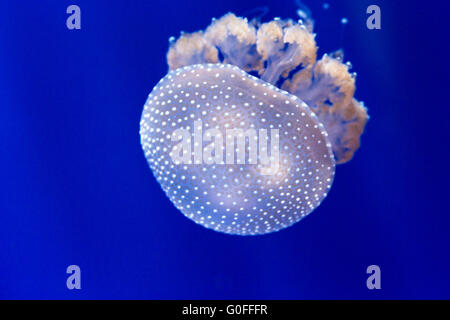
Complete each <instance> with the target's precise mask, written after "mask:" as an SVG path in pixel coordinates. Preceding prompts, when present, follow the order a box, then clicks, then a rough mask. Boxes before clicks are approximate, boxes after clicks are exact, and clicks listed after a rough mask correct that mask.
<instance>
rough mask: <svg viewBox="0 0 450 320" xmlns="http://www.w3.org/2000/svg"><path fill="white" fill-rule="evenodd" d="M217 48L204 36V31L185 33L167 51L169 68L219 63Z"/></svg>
mask: <svg viewBox="0 0 450 320" xmlns="http://www.w3.org/2000/svg"><path fill="white" fill-rule="evenodd" d="M218 62H219V58H218V52H217V49H216V48H215V47H214V46H212V45H211V44H210V43H209V42H208V41H207V40H206V39H205V38H204V36H203V32H201V31H198V32H194V33H183V34H182V35H181V36H180V38H178V40H177V41H176V42H173V43H172V44H171V46H170V48H169V51H168V52H167V63H168V65H169V70H174V69H178V68H181V67H185V66H189V65H193V64H199V63H218Z"/></svg>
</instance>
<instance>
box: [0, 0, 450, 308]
mask: <svg viewBox="0 0 450 320" xmlns="http://www.w3.org/2000/svg"><path fill="white" fill-rule="evenodd" d="M322 3H323V2H320V1H308V2H307V4H308V5H309V6H310V8H311V10H312V12H313V16H314V18H315V20H316V28H315V32H317V34H318V35H317V41H318V45H319V47H320V48H319V50H320V54H323V53H325V52H327V51H328V52H329V51H333V50H336V49H338V48H340V47H343V48H344V49H345V53H346V60H350V61H351V62H352V63H353V66H354V69H353V70H354V71H356V72H357V73H358V78H357V93H356V97H357V98H358V99H360V100H363V101H364V102H365V103H366V105H367V106H368V108H369V112H370V116H371V119H370V122H369V123H368V125H367V128H366V132H365V133H364V135H363V137H362V147H361V149H360V150H359V151H358V152H357V153H356V156H355V158H354V159H353V160H352V161H351V162H350V163H348V164H345V165H342V166H339V167H338V168H337V172H336V179H335V181H334V185H333V187H332V189H331V192H330V193H329V195H328V197H327V198H326V199H325V201H324V202H323V204H322V205H321V206H320V207H319V208H318V209H317V210H316V211H315V212H314V213H313V214H311V215H310V216H308V217H307V218H306V219H304V220H303V221H302V222H300V223H298V224H296V225H294V226H293V227H291V228H288V229H286V230H284V231H281V232H278V233H274V234H270V235H265V236H257V237H237V236H228V235H224V234H220V233H217V232H214V231H210V230H207V229H204V228H202V227H200V226H198V225H196V224H194V223H193V222H191V221H190V220H189V219H187V218H185V217H184V216H183V215H182V214H181V213H180V212H178V211H177V210H176V209H175V208H174V206H173V205H172V204H171V203H170V202H169V200H168V199H167V198H166V197H165V195H164V194H163V192H162V190H161V189H160V187H159V185H158V184H157V182H156V180H155V179H154V178H153V176H152V174H151V171H150V170H149V168H148V166H147V163H146V160H145V158H144V156H143V152H142V150H141V146H140V141H139V119H140V115H141V111H142V107H143V104H144V102H145V100H146V97H147V95H148V94H149V92H150V91H151V89H152V88H153V86H154V85H155V84H156V82H157V81H158V80H159V79H160V78H162V77H163V76H164V75H165V74H166V72H167V65H166V62H165V54H166V51H167V47H168V38H169V36H178V35H179V32H180V31H181V30H183V31H195V30H198V29H204V28H205V27H206V26H207V25H208V24H209V23H210V21H211V18H212V17H219V16H221V15H222V14H224V13H226V12H228V11H233V12H235V13H237V14H246V13H248V12H249V11H250V10H251V9H253V8H256V7H260V6H268V8H269V13H268V15H267V16H266V18H272V17H274V16H280V17H283V18H288V17H290V18H295V10H296V5H295V3H294V1H285V2H282V1H242V0H227V1H198V0H189V1H175V0H173V1H160V0H159V1H143V0H141V1H125V0H124V1H87V0H71V1H62V0H58V1H56V0H55V1H49V0H45V1H2V2H1V7H0V41H1V42H0V152H1V154H0V298H40V299H41V298H64V299H65V298H68V299H78V298H89V299H90V298H152V299H163V298H169V299H172V298H186V299H195V298H205V299H207V298H209V299H218V298H255V299H260V298H267V299H284V298H286V299H304V298H344V299H345V298H369V299H379V298H388V299H391V298H447V299H448V298H450V257H449V247H450V246H449V244H450V240H449V238H450V237H449V231H448V230H449V226H450V210H449V206H448V198H449V194H448V191H449V178H450V176H449V171H450V170H449V160H450V159H449V158H450V157H449V138H450V134H449V119H450V117H449V116H450V112H449V108H450V106H449V98H448V93H449V80H448V76H449V74H450V68H449V63H448V58H449V51H450V50H449V49H450V48H449V41H448V40H449V36H448V34H449V28H448V27H446V25H447V24H448V22H447V21H449V19H450V18H449V17H448V14H449V12H450V11H449V10H448V9H449V8H448V7H447V8H444V1H435V2H433V1H427V2H422V1H420V2H415V1H372V0H370V1H368V0H367V1H366V0H363V1H333V0H330V1H328V3H330V9H328V10H323V9H322V7H321V4H322ZM70 4H77V5H79V6H80V7H81V12H82V29H81V30H79V31H70V30H68V29H67V28H66V25H65V21H66V18H67V14H66V8H67V6H68V5H70ZM370 4H378V5H379V6H380V7H381V11H382V30H378V31H370V30H368V29H367V28H366V27H365V20H366V18H367V15H366V13H365V10H366V8H367V6H368V5H370ZM344 16H345V17H347V18H348V19H349V23H348V24H347V25H346V27H345V30H344V29H343V28H342V25H341V24H340V19H341V18H342V17H344ZM70 264H77V265H79V266H80V267H81V269H82V290H79V291H77V290H73V291H70V290H68V289H67V288H66V285H65V282H66V277H67V275H66V273H65V270H66V267H67V266H68V265H70ZM371 264H377V265H379V266H380V267H381V272H382V275H381V276H382V279H381V285H382V290H378V291H376V290H374V291H369V290H368V289H367V288H366V284H365V283H366V278H367V275H366V273H365V270H366V267H367V266H368V265H371Z"/></svg>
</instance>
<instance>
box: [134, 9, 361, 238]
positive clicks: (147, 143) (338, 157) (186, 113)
mask: <svg viewBox="0 0 450 320" xmlns="http://www.w3.org/2000/svg"><path fill="white" fill-rule="evenodd" d="M167 61H168V64H169V73H168V74H167V75H166V76H165V77H164V78H163V79H161V80H160V82H159V83H158V84H157V85H156V86H155V88H154V89H153V90H152V92H151V94H150V95H149V97H148V99H147V102H146V104H145V106H144V110H143V113H142V118H141V122H140V126H141V128H140V134H141V143H142V147H143V150H144V153H145V156H146V158H147V160H148V163H149V165H150V167H151V169H152V171H153V174H154V176H155V177H156V179H157V180H158V182H159V184H160V185H161V187H162V189H163V190H164V192H165V193H166V194H167V196H168V197H169V198H170V200H171V201H172V203H173V204H174V205H175V206H176V207H177V208H178V209H179V210H180V211H181V212H182V213H183V214H184V215H186V216H187V217H188V218H190V219H192V220H193V221H195V222H197V223H198V224H201V225H203V226H204V227H207V228H210V229H213V230H216V231H220V232H224V233H228V234H238V235H255V234H265V233H270V232H274V231H278V230H280V229H283V228H286V227H288V226H290V225H292V224H294V223H296V222H297V221H299V220H301V219H302V218H303V217H304V216H306V215H308V214H309V213H311V212H312V211H313V210H314V209H315V208H316V207H317V206H319V205H320V203H321V201H322V200H323V199H324V198H325V197H326V195H327V193H328V191H329V189H330V187H331V184H332V181H333V177H334V171H335V164H339V163H344V162H346V161H349V160H350V159H351V158H352V156H353V154H354V152H355V151H356V149H357V148H358V147H359V137H360V135H361V134H362V132H363V129H364V126H365V123H366V121H367V112H366V109H365V108H364V106H363V105H362V104H361V103H360V102H358V101H357V100H356V99H355V98H354V97H353V95H354V91H355V85H354V83H355V77H354V75H352V74H350V73H349V72H348V70H349V68H350V65H349V64H344V63H343V62H342V59H338V58H336V57H335V56H333V55H324V56H323V57H322V58H321V59H320V60H318V61H317V46H316V44H315V35H314V34H313V33H312V32H311V30H309V29H308V28H306V27H305V26H304V25H303V24H299V23H296V22H294V21H292V20H281V19H275V20H273V21H270V22H267V23H259V22H257V21H255V20H254V21H252V22H248V21H247V20H246V19H245V18H239V17H236V16H235V15H233V14H231V13H230V14H227V15H225V16H223V17H222V18H220V19H215V20H213V21H212V23H211V25H210V26H209V27H208V28H207V29H206V30H205V31H198V32H195V33H191V34H187V33H183V34H182V35H181V36H180V37H179V38H178V39H177V40H176V41H175V40H172V41H171V44H170V48H169V51H168V54H167ZM250 73H252V74H256V75H257V77H255V76H252V75H250ZM274 132H275V133H274ZM244 151H245V152H244Z"/></svg>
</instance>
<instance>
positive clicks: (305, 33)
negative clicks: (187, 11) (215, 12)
mask: <svg viewBox="0 0 450 320" xmlns="http://www.w3.org/2000/svg"><path fill="white" fill-rule="evenodd" d="M303 19H304V20H305V19H306V18H305V17H303ZM305 21H306V20H305ZM311 27H312V22H311V23H310V24H308V25H305V24H304V22H302V21H299V22H298V23H297V22H295V21H293V20H289V19H288V20H281V19H278V18H276V19H274V20H273V21H270V22H267V23H262V24H261V23H260V22H259V21H252V22H250V23H249V22H248V21H247V19H246V18H241V17H237V16H235V15H234V14H232V13H228V14H226V15H224V16H223V17H221V18H220V19H214V20H213V22H212V23H211V25H210V26H209V27H208V28H207V29H206V31H205V32H203V31H198V32H195V33H192V34H182V35H181V37H180V38H179V39H178V40H177V41H176V42H174V43H172V44H171V46H170V49H169V52H168V54H167V61H168V64H169V69H170V70H174V69H177V68H180V67H184V66H189V65H194V64H204V63H222V64H232V65H235V66H237V67H239V68H240V69H242V70H244V71H246V72H257V74H258V75H259V77H260V78H261V79H262V80H263V81H265V82H268V83H270V84H273V85H276V86H278V87H280V88H281V89H283V90H286V91H288V92H289V93H291V94H294V95H296V96H297V97H299V98H300V99H302V100H303V101H305V102H306V103H307V104H308V106H309V107H310V109H311V110H312V111H313V112H314V113H315V114H316V115H317V116H318V118H319V120H320V121H321V123H322V124H323V125H324V127H325V129H326V130H327V132H328V134H329V135H330V141H331V143H332V146H333V152H334V155H335V158H336V162H337V163H338V164H340V163H344V162H347V161H349V160H350V159H351V158H352V157H353V154H354V152H355V151H356V150H357V149H358V148H359V144H360V136H361V134H362V132H363V131H364V126H365V124H366V122H367V119H368V115H367V109H366V108H365V107H364V105H363V104H362V103H361V102H358V101H357V100H355V99H354V97H353V96H354V93H355V76H354V74H351V73H350V72H349V68H350V67H351V66H350V64H348V63H347V64H345V63H343V52H342V51H341V50H338V51H336V52H334V53H331V54H330V55H327V54H325V55H324V56H323V57H322V58H321V59H320V60H319V61H316V60H317V45H316V41H315V34H314V33H313V32H312V29H311Z"/></svg>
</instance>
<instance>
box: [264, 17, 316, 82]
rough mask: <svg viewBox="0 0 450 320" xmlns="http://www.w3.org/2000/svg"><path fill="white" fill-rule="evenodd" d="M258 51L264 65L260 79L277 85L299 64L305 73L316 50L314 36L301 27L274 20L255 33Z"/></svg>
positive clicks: (312, 62)
mask: <svg viewBox="0 0 450 320" xmlns="http://www.w3.org/2000/svg"><path fill="white" fill-rule="evenodd" d="M257 49H258V52H259V53H260V54H261V56H262V59H263V61H264V63H265V65H266V68H265V69H264V70H261V72H260V74H261V79H263V80H264V81H267V82H269V83H271V84H276V83H277V82H278V80H279V79H280V77H282V76H283V77H285V78H286V77H288V75H289V72H291V71H292V70H294V69H295V68H297V67H298V66H299V65H300V64H301V65H302V66H303V68H304V69H305V68H308V67H309V66H311V65H313V64H314V62H315V60H316V51H317V46H316V43H315V40H314V34H312V33H310V32H309V31H308V30H307V29H306V28H305V27H304V26H303V25H299V24H293V22H292V21H291V20H287V21H281V20H274V21H271V22H268V23H264V24H262V25H261V26H260V28H259V29H258V33H257Z"/></svg>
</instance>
